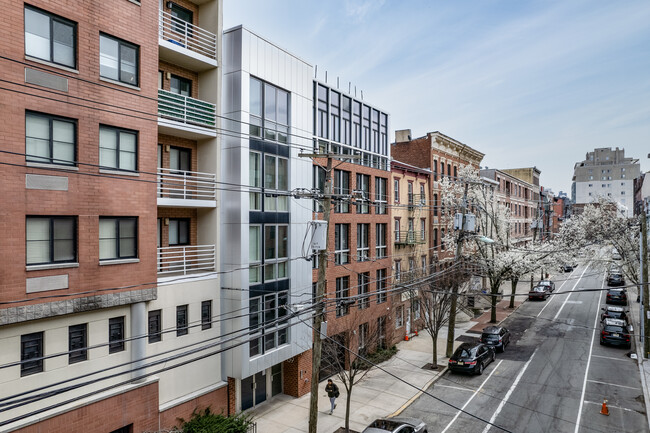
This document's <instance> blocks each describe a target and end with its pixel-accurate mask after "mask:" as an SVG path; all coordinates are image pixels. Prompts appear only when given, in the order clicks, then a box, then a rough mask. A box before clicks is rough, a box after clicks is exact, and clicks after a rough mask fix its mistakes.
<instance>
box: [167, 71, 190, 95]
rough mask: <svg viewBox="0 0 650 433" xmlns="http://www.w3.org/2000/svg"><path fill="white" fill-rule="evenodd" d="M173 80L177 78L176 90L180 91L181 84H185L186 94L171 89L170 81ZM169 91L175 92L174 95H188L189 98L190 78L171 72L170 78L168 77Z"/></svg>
mask: <svg viewBox="0 0 650 433" xmlns="http://www.w3.org/2000/svg"><path fill="white" fill-rule="evenodd" d="M173 80H178V83H179V87H178V90H179V91H182V86H181V85H182V84H187V90H188V94H187V95H183V94H182V93H177V92H174V91H173V90H172V81H173ZM169 91H170V92H171V93H173V94H175V95H181V96H188V97H190V98H191V97H192V80H191V79H189V78H186V77H181V76H180V75H175V74H171V78H170V79H169Z"/></svg>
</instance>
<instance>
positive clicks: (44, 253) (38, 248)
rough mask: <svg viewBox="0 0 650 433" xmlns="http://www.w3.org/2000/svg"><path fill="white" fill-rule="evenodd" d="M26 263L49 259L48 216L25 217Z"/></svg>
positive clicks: (47, 260) (42, 261) (45, 261)
mask: <svg viewBox="0 0 650 433" xmlns="http://www.w3.org/2000/svg"><path fill="white" fill-rule="evenodd" d="M25 237H26V243H27V245H26V246H27V254H26V256H27V264H28V265H29V264H33V263H47V262H49V261H50V220H49V218H27V220H26V236H25Z"/></svg>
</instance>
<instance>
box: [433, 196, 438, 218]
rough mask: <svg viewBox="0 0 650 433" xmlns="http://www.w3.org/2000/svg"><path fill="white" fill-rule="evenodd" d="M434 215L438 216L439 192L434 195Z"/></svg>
mask: <svg viewBox="0 0 650 433" xmlns="http://www.w3.org/2000/svg"><path fill="white" fill-rule="evenodd" d="M433 216H438V194H434V195H433Z"/></svg>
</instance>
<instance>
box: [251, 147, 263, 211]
mask: <svg viewBox="0 0 650 433" xmlns="http://www.w3.org/2000/svg"><path fill="white" fill-rule="evenodd" d="M248 184H249V185H250V186H251V187H253V188H262V154H261V153H257V152H250V153H249V154H248ZM249 210H262V193H261V192H259V191H251V192H250V193H249Z"/></svg>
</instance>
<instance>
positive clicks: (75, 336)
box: [68, 323, 88, 364]
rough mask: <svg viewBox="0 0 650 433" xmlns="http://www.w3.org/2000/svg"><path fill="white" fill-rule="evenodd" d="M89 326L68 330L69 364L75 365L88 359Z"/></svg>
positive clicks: (76, 326) (85, 324) (84, 325)
mask: <svg viewBox="0 0 650 433" xmlns="http://www.w3.org/2000/svg"><path fill="white" fill-rule="evenodd" d="M87 347H88V324H87V323H83V324H81V325H74V326H70V327H69V328H68V350H69V351H70V353H69V354H68V363H70V364H74V363H75V362H81V361H85V360H86V359H88V350H87V349H86V348H87Z"/></svg>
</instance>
